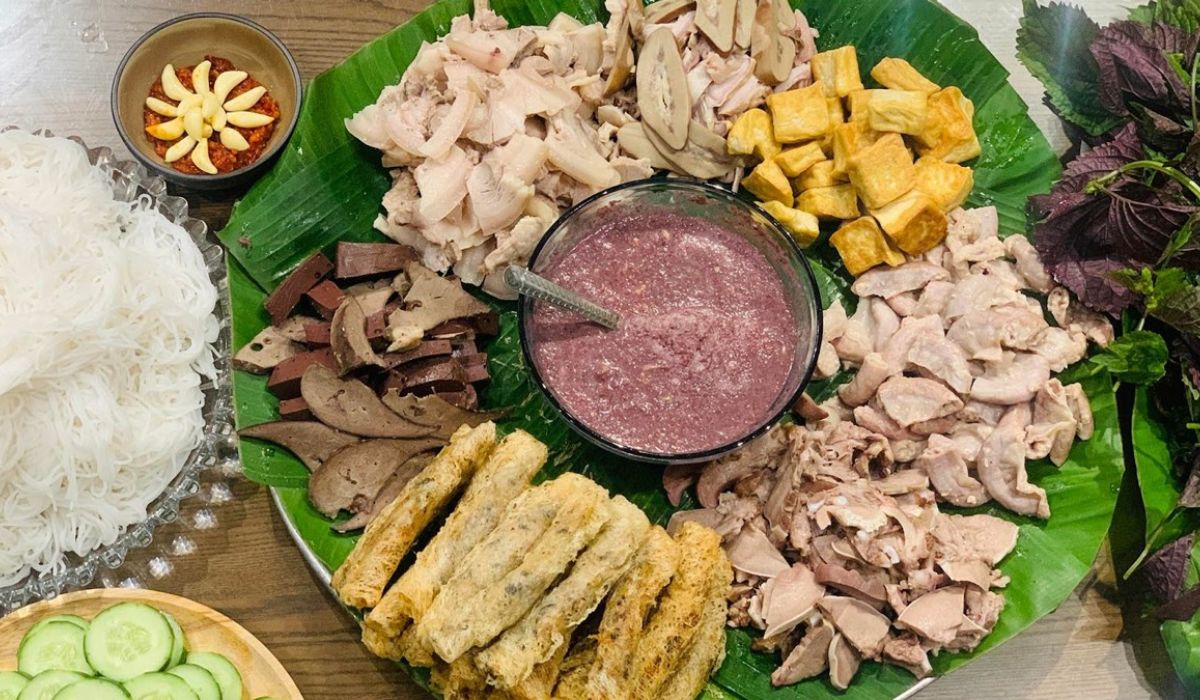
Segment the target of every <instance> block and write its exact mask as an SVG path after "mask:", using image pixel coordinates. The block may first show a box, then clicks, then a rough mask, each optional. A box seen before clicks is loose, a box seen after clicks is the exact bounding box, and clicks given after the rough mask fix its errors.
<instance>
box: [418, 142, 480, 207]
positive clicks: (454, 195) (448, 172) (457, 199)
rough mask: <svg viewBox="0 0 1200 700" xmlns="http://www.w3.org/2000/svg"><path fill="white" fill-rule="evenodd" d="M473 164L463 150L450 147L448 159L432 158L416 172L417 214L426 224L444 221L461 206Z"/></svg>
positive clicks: (419, 166)
mask: <svg viewBox="0 0 1200 700" xmlns="http://www.w3.org/2000/svg"><path fill="white" fill-rule="evenodd" d="M472 165H473V164H472V163H471V160H470V158H468V157H467V153H466V152H465V151H463V149H461V148H459V147H458V146H451V147H450V149H449V150H448V151H447V152H446V155H445V157H443V158H441V159H433V158H430V159H428V160H426V161H425V162H423V163H421V164H420V165H418V166H417V167H416V168H415V169H414V170H413V177H414V178H415V179H416V181H417V190H418V191H420V193H421V200H420V203H419V204H418V206H417V212H418V215H419V216H420V218H421V219H423V220H424V222H429V223H433V222H437V221H441V220H442V219H444V218H446V217H447V216H449V215H450V213H451V212H453V211H454V210H455V209H456V208H457V207H458V206H459V205H460V204H462V201H463V199H464V198H466V196H467V176H468V175H470V173H471V170H472V167H471V166H472Z"/></svg>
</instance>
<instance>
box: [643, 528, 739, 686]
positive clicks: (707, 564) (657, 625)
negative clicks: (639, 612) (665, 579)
mask: <svg viewBox="0 0 1200 700" xmlns="http://www.w3.org/2000/svg"><path fill="white" fill-rule="evenodd" d="M675 541H676V543H677V544H678V545H679V548H680V550H681V551H684V552H687V553H688V561H687V563H686V565H681V566H680V567H679V570H678V571H677V572H676V573H675V577H674V578H673V579H671V583H670V584H669V585H668V586H667V591H666V593H665V594H664V595H663V599H662V602H661V603H660V604H659V606H658V609H657V610H655V611H654V614H653V615H651V616H650V621H649V622H648V623H647V625H646V630H645V632H644V633H643V635H642V638H641V639H640V640H639V641H638V645H637V651H635V652H634V655H633V661H632V662H631V664H630V668H629V676H628V677H627V680H628V687H629V695H628V696H629V697H631V698H657V697H659V691H660V690H661V689H662V687H663V684H664V683H665V682H666V680H667V679H668V678H670V677H671V675H672V674H674V673H675V671H676V669H678V668H679V665H680V664H681V663H682V662H683V656H684V654H685V653H687V650H688V648H689V647H690V646H691V645H692V643H693V642H694V641H695V639H696V634H697V631H698V630H699V628H700V621H701V620H703V619H704V611H705V608H706V605H707V603H708V600H709V593H710V592H711V591H712V589H713V585H712V582H713V580H714V578H715V576H716V573H717V570H718V569H720V568H721V567H728V566H729V563H728V560H727V559H726V557H725V553H724V552H723V551H722V550H721V536H720V535H718V534H717V533H715V532H713V531H712V530H710V529H708V528H706V527H704V526H703V525H698V524H696V523H692V522H689V523H684V525H683V527H682V528H681V529H680V530H679V534H678V536H677V537H676V538H675Z"/></svg>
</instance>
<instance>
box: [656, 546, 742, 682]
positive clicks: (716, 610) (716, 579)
mask: <svg viewBox="0 0 1200 700" xmlns="http://www.w3.org/2000/svg"><path fill="white" fill-rule="evenodd" d="M732 579H733V569H732V568H731V567H730V566H729V563H728V560H727V559H726V561H725V563H724V565H723V566H717V567H715V568H714V569H713V581H712V587H713V589H712V591H711V592H710V593H709V597H708V601H707V602H706V603H705V607H704V619H703V620H702V621H701V623H700V631H699V632H698V633H697V634H696V641H694V642H693V643H692V646H691V647H690V648H689V649H688V650H687V653H686V654H685V655H684V657H683V662H682V663H681V664H680V665H679V668H678V669H677V670H676V671H675V673H674V674H673V675H672V676H671V677H670V678H668V679H667V682H666V683H665V684H663V687H662V690H661V691H659V694H658V698H659V700H693V698H695V697H697V696H698V695H700V692H701V691H702V690H704V686H705V685H707V684H708V679H709V677H710V676H712V674H713V672H714V671H716V670H717V668H719V667H720V666H721V662H722V661H724V660H725V618H726V616H727V614H728V609H729V604H728V603H727V602H726V597H727V596H728V595H729V584H730V581H731V580H732Z"/></svg>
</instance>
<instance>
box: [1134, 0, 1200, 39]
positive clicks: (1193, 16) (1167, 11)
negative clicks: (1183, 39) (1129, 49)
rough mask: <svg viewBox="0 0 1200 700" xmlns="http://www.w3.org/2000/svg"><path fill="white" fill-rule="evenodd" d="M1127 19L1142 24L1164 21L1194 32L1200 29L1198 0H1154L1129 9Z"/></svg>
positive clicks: (1199, 2)
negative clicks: (1154, 0)
mask: <svg viewBox="0 0 1200 700" xmlns="http://www.w3.org/2000/svg"><path fill="white" fill-rule="evenodd" d="M1129 19H1131V20H1133V21H1135V22H1141V23H1142V24H1150V23H1151V22H1155V21H1158V22H1165V23H1167V24H1170V25H1172V26H1175V27H1179V28H1180V29H1182V30H1184V31H1186V32H1194V31H1196V30H1197V29H1200V0H1156V2H1151V3H1148V4H1146V5H1142V6H1140V7H1135V8H1133V9H1132V10H1130V11H1129Z"/></svg>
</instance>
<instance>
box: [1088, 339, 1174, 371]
mask: <svg viewBox="0 0 1200 700" xmlns="http://www.w3.org/2000/svg"><path fill="white" fill-rule="evenodd" d="M1167 357H1168V353H1167V343H1166V341H1164V340H1163V338H1162V336H1161V335H1159V334H1157V333H1154V332H1151V331H1131V332H1129V333H1126V334H1125V335H1123V336H1121V337H1120V338H1117V339H1116V340H1114V341H1113V342H1112V343H1110V344H1109V346H1108V347H1107V348H1105V349H1104V352H1101V353H1100V354H1098V355H1096V356H1095V357H1093V358H1092V362H1094V363H1095V364H1097V365H1100V366H1101V367H1103V368H1104V369H1107V370H1108V371H1109V373H1110V374H1112V376H1113V377H1115V378H1116V379H1118V380H1120V381H1122V382H1127V383H1129V384H1153V383H1154V382H1156V381H1158V380H1159V379H1161V378H1162V376H1163V375H1164V374H1166V372H1167Z"/></svg>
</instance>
